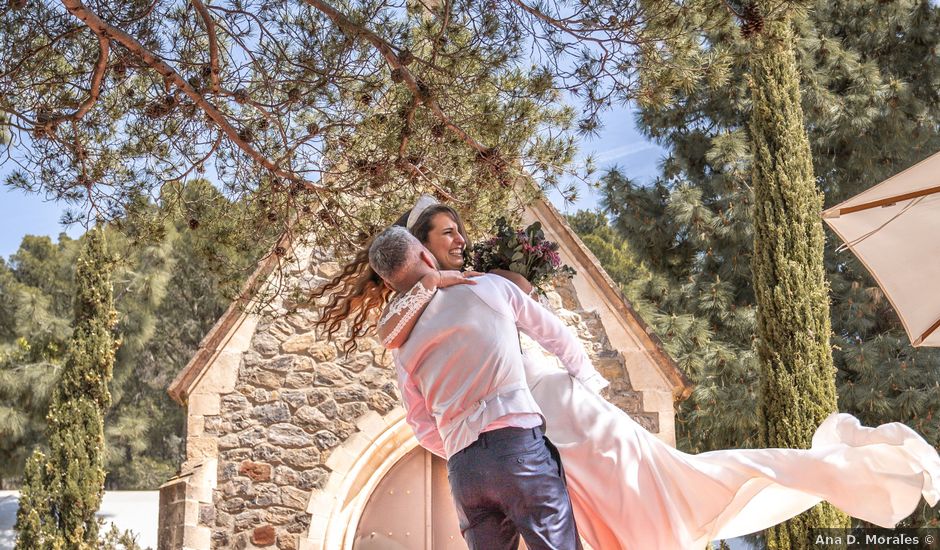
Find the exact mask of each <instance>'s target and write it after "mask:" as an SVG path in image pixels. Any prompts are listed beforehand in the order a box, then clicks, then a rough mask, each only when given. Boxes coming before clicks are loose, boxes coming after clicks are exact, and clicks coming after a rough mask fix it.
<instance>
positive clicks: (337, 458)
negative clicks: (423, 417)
mask: <svg viewBox="0 0 940 550" xmlns="http://www.w3.org/2000/svg"><path fill="white" fill-rule="evenodd" d="M356 426H357V427H358V428H359V432H357V433H356V434H354V435H353V436H352V437H350V438H349V439H347V440H346V441H345V442H344V443H343V444H342V445H340V446H339V447H337V448H336V449H334V450H333V451H332V453H331V454H330V457H329V458H328V459H327V461H326V466H327V467H329V468H330V470H331V473H330V477H329V478H328V479H327V482H326V484H325V485H324V486H323V489H320V490H315V491H313V492H312V493H311V495H310V503H309V504H308V505H307V512H308V513H310V515H311V518H310V529H309V531H308V532H307V539H306V541H304V542H305V543H306V544H304V545H303V546H302V548H301V550H352V545H353V541H354V540H355V534H356V528H357V527H358V525H359V521H360V519H361V518H362V513H363V511H365V507H366V504H368V502H369V497H370V496H372V492H373V491H374V490H375V488H376V486H378V484H379V482H380V481H382V479H383V478H384V477H385V475H386V474H388V472H389V471H390V470H391V469H392V467H393V466H395V464H397V463H398V461H399V460H401V459H402V458H403V457H404V456H405V455H407V454H408V453H409V452H410V451H411V450H413V449H414V448H415V447H417V446H418V441H417V440H416V439H415V437H414V433H413V432H412V430H411V427H410V426H408V424H407V422H405V411H404V409H402V408H401V407H396V408H395V409H393V410H392V411H390V412H389V413H388V414H386V415H385V416H380V415H379V414H378V413H376V412H375V411H372V412H370V413H369V414H366V415H365V416H363V417H362V418H361V419H360V420H359V421H358V422H357V423H356Z"/></svg>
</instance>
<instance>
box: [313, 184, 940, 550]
mask: <svg viewBox="0 0 940 550" xmlns="http://www.w3.org/2000/svg"><path fill="white" fill-rule="evenodd" d="M396 225H398V226H397V227H395V226H393V227H392V228H390V229H387V230H385V231H383V232H382V233H380V234H379V235H378V236H376V237H375V239H374V240H373V241H372V245H371V246H370V247H369V248H368V249H364V250H362V251H360V253H359V254H357V256H356V258H355V259H354V260H353V261H352V262H350V263H349V264H347V266H346V267H344V268H343V270H342V271H341V273H340V274H339V275H337V276H336V277H335V278H334V279H333V280H331V281H330V282H328V283H327V284H326V285H323V286H322V287H320V288H319V290H318V291H317V292H319V296H323V295H324V294H325V293H328V292H330V293H332V294H331V298H330V300H329V301H328V302H327V304H326V306H324V309H323V313H322V315H321V318H320V321H318V323H320V325H321V326H322V327H324V328H326V329H328V330H327V334H328V335H329V334H332V333H335V332H336V331H338V330H339V329H340V327H342V326H344V322H345V321H346V320H348V319H350V318H351V319H352V325H351V327H350V332H351V333H352V334H353V335H362V334H364V329H363V324H364V319H366V318H367V317H368V314H369V313H370V309H371V308H376V307H381V306H382V305H384V304H387V306H386V311H385V312H384V313H383V315H382V316H381V319H379V322H378V326H377V332H378V335H379V337H380V338H381V339H382V343H383V345H385V347H386V348H388V349H391V350H393V353H394V357H395V365H396V369H397V374H398V383H399V389H400V391H401V397H402V400H403V401H404V404H405V409H406V411H407V420H408V423H409V424H410V425H411V427H412V428H413V429H414V432H415V435H416V437H417V439H418V441H419V442H420V444H421V445H422V446H423V447H425V448H427V449H428V450H429V451H431V452H433V453H435V454H437V455H439V456H441V457H444V458H446V459H447V468H448V478H449V481H450V487H451V492H452V495H453V497H454V502H455V504H456V507H457V512H458V514H457V515H458V519H459V522H460V529H461V532H462V533H463V535H464V538H465V539H466V541H467V543H468V545H469V546H470V548H471V550H502V549H506V550H515V549H516V548H517V547H518V544H519V539H520V538H522V539H525V542H526V545H527V546H528V547H529V548H530V549H546V550H547V549H553V550H568V549H574V548H581V543H580V542H579V541H580V539H579V535H580V537H581V538H583V539H584V541H585V542H586V543H587V544H588V545H590V546H591V548H593V549H594V550H630V549H636V548H641V549H644V550H685V549H688V550H699V549H701V548H704V547H705V546H706V544H708V543H709V541H712V540H716V539H724V538H731V537H736V536H740V535H744V534H749V533H754V532H757V531H760V530H763V529H766V528H767V527H770V526H772V525H775V524H777V523H780V522H783V521H786V520H788V519H790V518H792V517H794V516H796V515H798V514H799V513H800V512H802V511H804V510H807V509H809V508H811V507H812V506H814V505H816V504H818V503H819V502H822V501H824V500H825V501H828V502H830V503H831V504H833V505H834V506H836V507H837V508H839V509H841V510H842V511H843V512H845V513H847V514H849V515H851V516H853V517H856V518H859V519H862V520H864V521H868V522H870V523H873V524H876V525H878V526H881V527H887V528H891V527H893V526H895V525H896V524H897V523H898V522H899V521H901V520H902V519H904V518H905V517H907V516H908V515H910V514H911V512H913V511H914V509H915V508H916V507H917V505H918V504H919V503H920V501H921V499H924V500H926V501H927V503H928V504H930V505H931V506H932V505H934V504H936V503H937V501H938V500H940V484H938V481H940V455H938V454H937V451H936V450H935V449H934V448H933V447H932V446H931V445H930V444H929V443H927V442H926V441H924V439H923V438H922V437H921V436H920V435H919V434H917V433H916V432H915V431H913V430H912V429H910V428H909V427H908V426H905V425H904V424H901V423H898V422H892V423H888V424H883V425H881V426H877V427H874V428H869V427H865V426H862V425H861V424H860V423H859V421H858V419H856V418H855V417H853V416H851V415H849V414H844V413H833V414H832V415H830V416H829V417H828V418H827V419H826V420H825V421H824V422H823V423H822V424H821V425H820V426H819V427H818V428H817V430H816V433H815V435H814V436H813V443H812V447H811V448H809V449H724V450H717V451H711V452H706V453H700V454H688V453H684V452H682V451H679V450H678V449H675V448H673V447H671V446H669V445H667V444H666V443H664V442H663V441H661V440H660V439H659V438H657V437H656V436H655V435H654V434H651V433H650V432H648V431H647V430H646V429H644V428H643V427H642V426H640V425H639V424H637V423H636V422H635V421H634V420H633V419H632V418H631V417H630V415H629V414H627V413H626V412H624V411H623V410H621V409H619V408H617V407H616V406H614V405H613V404H611V403H610V402H609V401H607V400H606V399H604V397H603V396H601V395H600V394H599V391H600V390H601V389H602V388H603V387H605V386H606V385H607V382H606V380H604V379H603V378H602V377H601V376H600V374H598V372H597V371H596V369H595V368H594V367H593V365H592V364H591V363H590V361H589V359H588V357H587V355H586V354H585V352H584V349H583V347H582V345H581V342H580V341H579V340H578V339H577V338H575V337H574V335H573V334H572V333H570V332H569V330H568V328H567V327H566V326H565V325H564V324H563V323H562V322H561V321H560V320H559V319H558V318H557V317H555V315H554V314H552V313H551V312H549V311H548V310H546V309H544V308H542V306H541V305H540V304H538V303H537V302H535V301H534V300H532V299H531V298H530V297H529V296H528V295H527V292H529V291H530V290H532V288H533V286H532V284H531V281H527V280H526V279H525V278H523V277H521V276H518V274H516V273H514V272H507V271H501V270H494V271H493V274H487V275H482V276H476V275H479V274H476V273H473V272H460V271H457V270H459V269H461V268H462V267H463V252H464V248H465V246H466V244H467V242H468V238H467V235H466V233H465V231H464V228H463V225H462V221H461V219H460V216H459V215H458V214H457V212H456V211H455V210H454V209H453V208H451V207H449V206H446V205H442V204H439V203H436V201H434V200H433V199H427V198H422V200H420V201H419V202H418V203H417V204H416V205H415V207H414V208H412V209H411V210H410V211H409V212H407V213H406V214H405V215H403V216H402V218H401V219H400V220H399V222H396ZM401 226H404V227H401ZM511 233H512V234H516V233H515V230H513V231H511ZM370 266H371V267H370ZM440 269H445V271H440ZM379 276H381V278H379ZM468 277H472V278H468ZM383 279H384V283H383V282H382V281H383ZM387 288H391V289H392V290H394V291H395V295H394V296H393V297H392V296H389V291H388V290H387ZM315 297H316V295H315ZM390 298H391V300H390V301H389V299H390ZM330 331H332V332H330ZM519 333H524V334H525V335H526V336H528V337H529V338H531V339H532V340H535V342H537V343H538V344H540V345H541V346H542V347H543V348H545V349H546V350H547V351H549V352H551V353H552V354H554V355H555V356H557V358H558V359H559V360H560V363H561V368H560V367H559V366H558V365H556V364H555V362H554V361H549V360H547V358H546V357H545V356H544V355H543V354H542V353H541V352H540V351H539V350H538V349H537V346H535V344H533V343H532V342H531V341H529V339H528V338H523V340H522V341H520V334H519ZM562 459H563V460H564V469H563V468H562ZM575 518H576V520H575ZM576 522H577V525H575V523H576Z"/></svg>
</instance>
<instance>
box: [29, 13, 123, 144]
mask: <svg viewBox="0 0 940 550" xmlns="http://www.w3.org/2000/svg"><path fill="white" fill-rule="evenodd" d="M92 31H93V32H94V33H95V35H97V37H98V61H97V62H96V63H95V70H94V72H93V73H92V75H91V86H89V90H88V97H87V98H85V101H83V102H82V104H81V105H79V106H78V109H76V110H75V112H74V113H71V114H68V115H62V116H57V117H53V118H51V119H49V120H48V121H44V122H43V124H44V125H45V126H47V127H49V126H55V125H57V124H59V123H61V122H65V121H67V120H71V121H73V122H77V121H79V120H81V118H82V117H83V116H85V115H86V114H87V113H88V111H90V110H91V108H92V107H94V106H95V103H97V102H98V97H99V96H100V95H101V83H102V81H104V75H105V73H106V72H107V69H108V55H109V54H110V52H111V41H110V40H108V38H107V36H106V35H105V34H104V33H101V32H98V31H95V30H94V29H92Z"/></svg>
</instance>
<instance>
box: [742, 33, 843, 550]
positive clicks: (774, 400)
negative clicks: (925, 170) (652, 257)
mask: <svg viewBox="0 0 940 550" xmlns="http://www.w3.org/2000/svg"><path fill="white" fill-rule="evenodd" d="M746 23H750V22H749V21H748V22H746ZM745 29H747V27H745ZM793 42H794V38H793V31H792V28H791V22H790V18H789V17H788V16H784V17H782V18H780V19H777V20H768V21H766V22H764V23H763V30H761V31H760V32H755V33H754V34H753V40H752V45H753V47H752V50H751V53H750V67H751V73H750V74H751V97H752V101H753V106H752V111H751V124H750V130H751V139H752V154H753V156H754V160H753V163H752V172H753V176H752V181H753V185H754V203H755V204H754V256H753V260H752V270H753V273H754V290H755V297H756V302H757V336H758V342H757V344H758V345H757V350H758V358H759V360H760V363H761V371H760V389H761V391H760V393H759V399H758V403H759V408H758V411H759V418H760V428H761V431H760V437H761V443H762V444H763V445H764V446H767V447H787V448H809V447H810V445H811V443H812V436H813V432H814V431H815V429H816V427H817V426H818V425H819V424H820V423H822V421H823V420H824V419H825V418H826V416H828V415H829V414H830V413H832V412H833V411H835V410H836V385H835V367H834V366H833V362H832V352H831V349H830V343H829V339H830V335H831V328H830V321H829V295H828V286H827V284H826V279H825V270H824V266H823V247H824V234H823V227H822V221H821V219H820V217H819V212H820V211H821V210H822V205H823V200H822V195H821V193H820V192H819V191H818V190H817V188H816V179H815V176H814V173H813V162H812V154H811V152H810V147H809V141H808V139H807V136H806V131H805V130H804V127H803V108H802V105H801V97H800V76H799V72H798V70H797V65H796V56H795V55H794V51H793ZM847 526H848V521H847V518H846V517H845V516H844V515H842V514H840V513H839V512H837V511H836V510H835V509H834V508H832V507H831V506H829V505H820V506H817V507H815V508H813V509H812V510H810V511H808V512H806V513H804V514H802V515H800V516H798V517H797V518H795V519H793V520H791V521H789V522H787V523H785V524H782V525H780V526H777V527H774V528H772V529H770V530H768V531H767V543H768V546H769V547H770V548H781V549H796V548H808V547H810V546H811V543H810V540H809V532H808V530H809V529H810V528H813V527H817V528H818V527H847Z"/></svg>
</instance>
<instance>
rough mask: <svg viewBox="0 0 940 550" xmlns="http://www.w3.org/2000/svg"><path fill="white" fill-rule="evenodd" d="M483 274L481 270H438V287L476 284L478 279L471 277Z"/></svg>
mask: <svg viewBox="0 0 940 550" xmlns="http://www.w3.org/2000/svg"><path fill="white" fill-rule="evenodd" d="M480 275H483V274H482V273H480V272H479V271H456V270H451V271H438V272H437V276H438V280H437V288H447V287H449V286H454V285H475V284H477V282H476V281H474V280H473V279H471V277H479V276H480Z"/></svg>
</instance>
